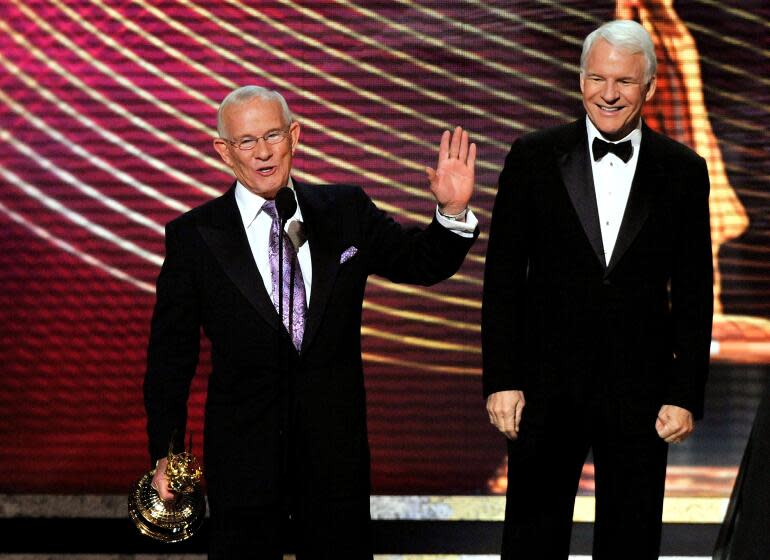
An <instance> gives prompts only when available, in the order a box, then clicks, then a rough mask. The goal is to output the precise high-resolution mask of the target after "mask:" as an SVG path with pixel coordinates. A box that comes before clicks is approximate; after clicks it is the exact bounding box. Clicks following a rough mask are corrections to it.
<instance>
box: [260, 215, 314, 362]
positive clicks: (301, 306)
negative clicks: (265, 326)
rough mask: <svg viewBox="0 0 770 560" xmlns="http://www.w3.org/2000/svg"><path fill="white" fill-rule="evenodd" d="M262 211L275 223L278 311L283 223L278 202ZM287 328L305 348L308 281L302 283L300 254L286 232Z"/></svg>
mask: <svg viewBox="0 0 770 560" xmlns="http://www.w3.org/2000/svg"><path fill="white" fill-rule="evenodd" d="M262 210H264V212H265V213H266V214H267V215H268V216H270V218H272V220H273V224H272V226H270V242H269V243H268V256H269V258H270V272H271V273H272V276H273V294H272V297H273V305H275V310H276V311H278V297H279V296H278V294H279V292H278V258H279V257H278V235H279V234H280V233H281V232H280V229H281V228H280V225H279V224H280V222H279V220H278V213H277V212H276V209H275V201H274V200H267V201H265V203H264V204H263V205H262ZM281 267H282V270H281V272H282V274H283V279H282V284H283V318H282V319H283V325H284V326H285V327H286V330H287V331H288V332H289V334H291V340H292V342H294V347H295V348H296V349H297V350H299V349H300V347H301V346H302V334H303V333H304V331H305V311H306V309H307V308H306V303H305V282H304V281H303V280H302V271H301V270H300V268H299V261H298V260H297V251H296V250H295V249H294V244H293V243H292V242H291V239H290V238H289V236H288V235H287V234H286V232H283V263H282V265H281Z"/></svg>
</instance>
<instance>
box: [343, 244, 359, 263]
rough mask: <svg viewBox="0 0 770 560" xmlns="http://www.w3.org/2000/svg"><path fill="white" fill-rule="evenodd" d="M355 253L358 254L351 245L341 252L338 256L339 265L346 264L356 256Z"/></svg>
mask: <svg viewBox="0 0 770 560" xmlns="http://www.w3.org/2000/svg"><path fill="white" fill-rule="evenodd" d="M356 253H358V249H356V247H355V246H353V245H351V246H350V247H348V248H347V249H345V250H344V251H342V254H341V255H340V264H343V263H346V262H348V261H349V260H350V259H352V258H353V257H354V256H355V255H356Z"/></svg>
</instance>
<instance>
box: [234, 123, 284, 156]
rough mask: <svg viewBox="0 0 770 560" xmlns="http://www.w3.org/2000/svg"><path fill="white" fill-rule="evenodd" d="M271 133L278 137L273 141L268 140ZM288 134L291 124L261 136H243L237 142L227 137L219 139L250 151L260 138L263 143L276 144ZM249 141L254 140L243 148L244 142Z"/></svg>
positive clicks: (242, 149)
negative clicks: (247, 146)
mask: <svg viewBox="0 0 770 560" xmlns="http://www.w3.org/2000/svg"><path fill="white" fill-rule="evenodd" d="M271 135H276V136H277V137H278V139H277V140H275V141H273V142H271V141H270V140H268V136H271ZM290 135H291V125H289V126H287V127H286V128H281V129H278V130H271V131H270V132H268V133H267V134H265V135H263V136H257V137H255V138H245V139H242V140H240V141H238V142H234V141H233V140H230V139H229V138H221V140H224V141H225V142H227V143H228V144H230V145H231V146H234V147H236V148H238V149H239V150H241V151H243V152H250V151H251V150H253V149H254V148H256V147H257V144H259V141H260V140H264V141H265V144H267V145H268V146H277V145H278V144H280V143H281V142H283V141H284V140H286V138H288V137H289V136H290ZM251 142H254V145H253V146H251V147H250V148H244V147H243V144H244V143H251Z"/></svg>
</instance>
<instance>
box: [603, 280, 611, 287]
mask: <svg viewBox="0 0 770 560" xmlns="http://www.w3.org/2000/svg"><path fill="white" fill-rule="evenodd" d="M602 285H603V286H612V280H610V279H604V280H602Z"/></svg>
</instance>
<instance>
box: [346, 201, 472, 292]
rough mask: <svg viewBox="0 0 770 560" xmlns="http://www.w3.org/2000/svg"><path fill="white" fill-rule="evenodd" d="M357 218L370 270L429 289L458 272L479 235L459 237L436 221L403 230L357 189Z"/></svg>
mask: <svg viewBox="0 0 770 560" xmlns="http://www.w3.org/2000/svg"><path fill="white" fill-rule="evenodd" d="M356 193H357V208H358V215H359V217H360V220H361V224H362V228H363V230H364V236H365V238H366V240H367V245H368V247H369V249H370V251H369V253H370V255H371V258H370V270H371V272H372V273H374V274H377V275H380V276H383V277H385V278H387V279H388V280H391V281H393V282H397V283H408V284H421V285H424V286H430V285H433V284H436V283H437V282H440V281H442V280H445V279H447V278H449V277H450V276H452V275H453V274H454V273H455V272H457V271H458V270H459V268H460V266H461V265H462V263H463V260H464V259H465V255H466V254H467V253H468V251H469V250H470V248H471V246H472V245H473V242H474V241H475V240H476V238H477V237H478V234H479V230H478V227H477V228H476V230H475V231H474V232H473V236H472V237H463V236H460V235H457V234H456V233H454V232H452V231H451V230H449V229H447V228H445V227H444V226H442V225H441V224H439V223H438V220H437V219H436V218H435V216H434V217H433V220H432V221H431V223H430V225H429V226H428V227H427V228H425V229H420V228H404V227H403V226H401V225H400V224H398V223H397V222H396V221H395V220H393V219H392V218H390V217H389V216H387V215H386V214H385V213H384V212H383V211H382V210H380V209H379V208H377V207H376V206H375V205H374V203H373V202H372V200H371V199H370V198H369V197H368V196H367V195H366V193H364V191H363V190H361V189H356Z"/></svg>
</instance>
